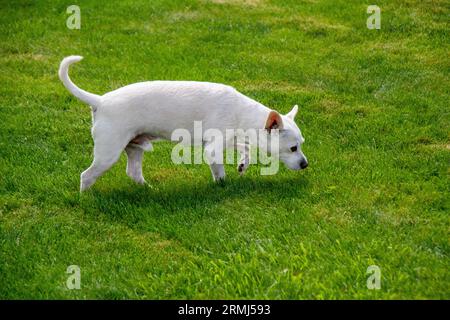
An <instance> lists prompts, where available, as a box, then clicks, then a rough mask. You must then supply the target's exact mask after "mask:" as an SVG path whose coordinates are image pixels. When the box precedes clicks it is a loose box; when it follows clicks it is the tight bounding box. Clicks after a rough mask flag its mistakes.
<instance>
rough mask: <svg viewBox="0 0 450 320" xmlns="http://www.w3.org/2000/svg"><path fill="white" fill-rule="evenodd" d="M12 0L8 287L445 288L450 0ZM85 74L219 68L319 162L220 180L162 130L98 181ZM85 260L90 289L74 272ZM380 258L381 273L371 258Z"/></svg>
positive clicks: (1, 137)
mask: <svg viewBox="0 0 450 320" xmlns="http://www.w3.org/2000/svg"><path fill="white" fill-rule="evenodd" d="M77 4H78V5H79V6H80V8H81V19H82V22H81V30H69V29H67V28H66V26H65V23H66V19H67V17H68V15H67V14H66V13H65V11H66V8H67V6H68V5H69V4H68V3H67V2H66V1H31V0H30V1H25V0H21V1H14V2H9V1H1V10H0V22H1V29H2V32H1V34H0V50H1V51H0V52H1V54H0V60H1V61H0V81H1V82H0V83H1V85H0V111H1V122H0V177H1V178H0V297H1V298H4V299H23V298H31V299H60V298H62V299H86V298H95V299H96V298H102V299H103V298H111V299H135V298H137V299H165V298H167V299H176V298H196V299H206V298H210V299H216V298H220V299H228V298H238V299H241V298H242V299H243V298H258V299H259V298H262V299H266V298H271V299H344V298H349V299H409V298H414V299H425V298H437V299H449V298H450V287H449V280H450V272H449V211H450V209H449V201H448V198H449V152H450V136H449V102H448V101H449V67H450V63H449V59H448V52H449V36H448V30H449V25H448V15H449V13H450V10H449V9H450V7H449V5H448V3H447V2H446V1H443V0H442V1H438V0H437V1H412V0H409V1H378V2H377V5H378V6H380V8H381V30H369V29H367V28H366V19H367V17H368V14H367V13H366V9H367V6H368V5H369V4H371V3H366V2H363V1H348V0H345V1H344V0H339V1H319V0H317V1H312V0H311V1H293V0H289V1H287V0H247V1H238V0H230V1H227V0H220V1H219V0H215V1H206V0H188V1H175V0H174V1H161V0H155V1H150V2H149V1H131V0H127V1H108V2H96V1H81V0H80V1H78V3H77ZM72 54H80V55H83V56H85V60H83V61H82V62H81V63H79V64H77V65H76V66H74V67H73V68H72V69H71V75H72V79H73V80H74V82H75V83H77V84H78V85H79V86H80V87H81V88H84V89H86V90H88V91H91V92H95V93H99V94H101V93H105V92H107V91H110V90H113V89H115V88H118V87H120V86H123V85H125V84H129V83H133V82H138V81H142V80H152V79H171V80H177V79H185V80H201V81H212V82H221V83H226V84H230V85H233V86H234V87H236V88H237V89H238V90H239V91H241V92H243V93H245V94H247V95H248V96H250V97H252V98H254V99H256V100H258V101H260V102H261V103H263V104H265V105H267V106H269V107H271V108H274V109H276V110H279V111H281V112H287V111H289V110H290V109H291V107H292V105H294V104H299V105H300V112H299V116H298V119H297V122H298V124H299V126H300V127H301V128H302V132H303V134H304V136H305V138H306V143H305V145H304V152H305V154H306V155H307V156H308V159H309V162H310V166H309V168H308V169H307V170H305V171H302V172H292V171H289V170H287V169H286V168H282V169H281V171H280V172H279V173H278V174H277V175H275V176H260V175H259V168H258V166H252V167H250V168H249V170H248V172H247V173H246V175H245V176H244V177H239V176H238V174H237V172H236V169H235V167H234V166H228V167H227V174H228V177H227V178H228V179H227V181H226V183H225V184H224V185H214V184H213V183H212V181H211V176H210V172H209V168H208V167H207V166H206V165H191V166H188V165H180V166H176V165H174V164H172V163H171V161H170V152H171V148H172V145H171V144H170V143H168V142H161V143H158V144H156V145H155V151H154V152H153V153H147V154H146V156H145V160H144V176H145V178H146V179H147V181H148V182H149V184H150V185H149V186H146V187H142V186H137V185H135V184H134V183H133V182H132V181H131V180H130V179H129V178H128V177H127V176H126V175H125V157H124V156H122V158H121V160H120V162H119V163H118V164H117V165H115V167H114V168H113V169H112V170H110V171H109V172H108V173H107V174H106V175H105V176H103V177H102V178H101V179H100V180H99V181H98V182H97V183H96V184H95V186H94V187H93V189H92V190H91V191H89V192H86V193H84V194H81V195H80V194H79V192H78V187H79V174H80V172H81V171H82V170H84V169H85V168H86V167H88V166H89V164H90V162H91V160H92V155H91V154H92V141H91V137H90V123H91V115H90V110H89V107H87V106H86V105H83V104H82V103H80V102H78V101H77V100H76V99H75V98H74V97H73V96H71V95H70V94H69V93H68V92H67V91H66V90H65V88H64V87H63V86H62V84H61V83H60V81H59V79H58V77H57V69H58V66H59V62H60V60H61V59H62V58H63V57H64V56H67V55H72ZM69 265H79V266H80V268H81V290H68V289H67V288H66V285H65V283H66V279H67V277H68V275H67V274H66V269H67V267H68V266H69ZM370 265H377V266H379V267H380V269H381V276H382V278H381V289H380V290H368V289H367V287H366V280H367V277H368V275H366V269H367V267H368V266H370Z"/></svg>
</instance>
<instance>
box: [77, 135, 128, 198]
mask: <svg viewBox="0 0 450 320" xmlns="http://www.w3.org/2000/svg"><path fill="white" fill-rule="evenodd" d="M99 131H100V130H98V129H96V128H94V129H93V131H92V133H93V138H94V161H93V162H92V164H91V166H90V167H89V168H87V169H86V170H85V171H84V172H83V173H82V174H81V181H80V191H84V190H86V189H88V188H89V187H90V186H92V185H93V184H94V183H95V181H96V180H97V179H98V178H99V177H100V176H101V175H102V174H103V173H105V171H107V170H108V169H109V168H111V166H112V165H113V164H114V163H116V162H117V160H118V159H119V157H120V154H121V153H122V151H123V149H124V148H125V146H126V145H127V143H128V141H129V138H128V137H124V136H123V135H122V134H120V133H118V132H107V130H101V131H100V132H99Z"/></svg>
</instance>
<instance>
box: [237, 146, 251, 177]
mask: <svg viewBox="0 0 450 320" xmlns="http://www.w3.org/2000/svg"><path fill="white" fill-rule="evenodd" d="M236 150H237V151H238V152H239V154H240V155H241V158H240V159H239V163H238V166H237V170H238V172H239V174H240V175H243V174H244V172H245V170H247V168H248V166H249V164H250V145H248V144H247V143H236Z"/></svg>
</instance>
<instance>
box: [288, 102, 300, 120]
mask: <svg viewBox="0 0 450 320" xmlns="http://www.w3.org/2000/svg"><path fill="white" fill-rule="evenodd" d="M297 111H298V105H295V106H294V107H293V108H292V110H291V111H289V113H288V114H287V115H286V117H288V118H291V119H292V120H294V119H295V116H296V115H297Z"/></svg>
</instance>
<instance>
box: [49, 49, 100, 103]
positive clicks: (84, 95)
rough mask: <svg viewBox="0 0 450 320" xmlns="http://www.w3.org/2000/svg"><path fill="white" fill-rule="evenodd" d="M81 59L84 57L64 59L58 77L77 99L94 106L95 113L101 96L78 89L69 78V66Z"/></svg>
mask: <svg viewBox="0 0 450 320" xmlns="http://www.w3.org/2000/svg"><path fill="white" fill-rule="evenodd" d="M81 59H83V57H81V56H69V57H66V58H64V59H63V61H61V64H60V65H59V72H58V75H59V78H60V79H61V81H62V82H63V84H64V86H65V87H66V88H67V90H69V91H70V92H71V93H72V94H73V95H74V96H75V97H77V98H78V99H80V100H81V101H83V102H85V103H87V104H89V105H90V106H92V109H93V110H94V111H95V109H97V107H98V106H99V105H100V101H101V99H100V96H98V95H96V94H93V93H90V92H87V91H84V90H83V89H80V88H78V87H77V86H76V85H75V84H74V83H73V82H72V81H71V80H70V78H69V66H70V65H71V64H72V63H75V62H78V61H80V60H81Z"/></svg>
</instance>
